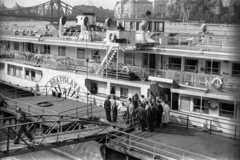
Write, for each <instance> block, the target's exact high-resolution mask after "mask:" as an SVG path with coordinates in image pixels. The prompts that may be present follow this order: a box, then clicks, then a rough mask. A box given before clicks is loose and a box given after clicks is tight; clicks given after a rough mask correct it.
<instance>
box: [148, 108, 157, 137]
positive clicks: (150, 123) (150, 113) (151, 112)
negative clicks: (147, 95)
mask: <svg viewBox="0 0 240 160" xmlns="http://www.w3.org/2000/svg"><path fill="white" fill-rule="evenodd" d="M146 112H147V123H148V129H149V131H151V132H152V131H154V123H155V116H156V115H155V113H156V111H155V108H154V106H153V105H151V104H150V105H149V107H148V109H147V110H146Z"/></svg>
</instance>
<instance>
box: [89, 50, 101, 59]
mask: <svg viewBox="0 0 240 160" xmlns="http://www.w3.org/2000/svg"><path fill="white" fill-rule="evenodd" d="M91 59H92V60H95V61H96V62H100V50H99V49H93V50H92V56H91Z"/></svg>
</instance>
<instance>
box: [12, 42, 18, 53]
mask: <svg viewBox="0 0 240 160" xmlns="http://www.w3.org/2000/svg"><path fill="white" fill-rule="evenodd" d="M13 45H14V46H13V47H14V50H16V51H18V50H19V42H14V44H13Z"/></svg>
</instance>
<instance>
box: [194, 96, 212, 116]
mask: <svg viewBox="0 0 240 160" xmlns="http://www.w3.org/2000/svg"><path fill="white" fill-rule="evenodd" d="M193 112H198V113H209V107H208V101H207V100H202V107H201V99H199V98H194V99H193Z"/></svg>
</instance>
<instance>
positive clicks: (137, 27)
mask: <svg viewBox="0 0 240 160" xmlns="http://www.w3.org/2000/svg"><path fill="white" fill-rule="evenodd" d="M140 23H141V22H136V31H138V30H139V26H140Z"/></svg>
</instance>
